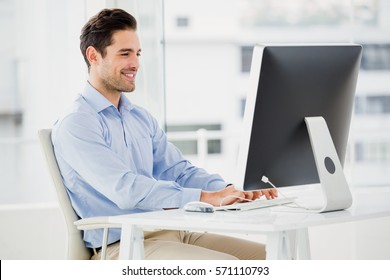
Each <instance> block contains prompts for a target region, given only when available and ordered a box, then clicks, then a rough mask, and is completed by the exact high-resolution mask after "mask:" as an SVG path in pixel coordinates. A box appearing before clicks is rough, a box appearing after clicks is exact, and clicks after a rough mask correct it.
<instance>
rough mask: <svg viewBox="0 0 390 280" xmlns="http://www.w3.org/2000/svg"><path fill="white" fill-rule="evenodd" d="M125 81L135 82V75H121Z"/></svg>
mask: <svg viewBox="0 0 390 280" xmlns="http://www.w3.org/2000/svg"><path fill="white" fill-rule="evenodd" d="M122 74H123V75H124V76H125V77H126V79H127V80H129V81H134V80H135V73H122Z"/></svg>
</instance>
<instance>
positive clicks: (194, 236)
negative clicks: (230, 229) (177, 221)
mask: <svg viewBox="0 0 390 280" xmlns="http://www.w3.org/2000/svg"><path fill="white" fill-rule="evenodd" d="M183 242H184V243H186V244H192V245H196V246H200V247H205V248H208V249H211V250H214V251H217V252H222V253H226V254H229V255H232V256H235V257H236V258H237V259H240V260H264V259H265V257H266V252H265V245H264V244H261V243H257V242H253V241H249V240H245V239H240V238H234V237H230V236H225V235H218V234H212V233H197V232H187V233H186V234H185V237H184V239H183Z"/></svg>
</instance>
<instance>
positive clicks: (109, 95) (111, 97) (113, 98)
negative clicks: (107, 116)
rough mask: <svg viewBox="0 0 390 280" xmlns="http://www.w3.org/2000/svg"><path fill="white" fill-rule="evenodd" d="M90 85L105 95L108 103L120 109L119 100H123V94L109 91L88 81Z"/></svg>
mask: <svg viewBox="0 0 390 280" xmlns="http://www.w3.org/2000/svg"><path fill="white" fill-rule="evenodd" d="M88 82H89V84H90V85H91V86H93V87H94V88H95V89H96V90H97V91H98V92H99V93H100V94H101V95H103V96H104V97H105V98H106V99H107V100H108V101H110V102H111V103H112V104H113V105H114V106H115V108H117V109H118V106H119V100H120V98H121V92H119V91H109V90H107V89H106V88H105V87H104V86H103V85H99V84H97V83H94V82H92V81H91V80H88Z"/></svg>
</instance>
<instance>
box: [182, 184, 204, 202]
mask: <svg viewBox="0 0 390 280" xmlns="http://www.w3.org/2000/svg"><path fill="white" fill-rule="evenodd" d="M201 192H202V190H201V189H191V188H188V189H187V188H185V189H183V196H182V199H181V206H184V205H185V204H186V203H187V202H190V201H200V194H201Z"/></svg>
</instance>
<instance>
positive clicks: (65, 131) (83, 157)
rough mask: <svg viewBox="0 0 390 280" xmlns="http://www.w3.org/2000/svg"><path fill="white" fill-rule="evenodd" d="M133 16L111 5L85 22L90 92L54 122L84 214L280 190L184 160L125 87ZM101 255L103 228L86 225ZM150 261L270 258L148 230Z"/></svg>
mask: <svg viewBox="0 0 390 280" xmlns="http://www.w3.org/2000/svg"><path fill="white" fill-rule="evenodd" d="M136 30H137V23H136V20H135V19H134V17H133V16H131V15H130V14H128V13H127V12H125V11H123V10H120V9H111V10H110V9H105V10H102V11H101V12H100V13H98V14H97V15H96V16H94V17H92V18H91V19H90V20H89V21H88V22H87V23H86V24H85V26H84V27H83V29H82V34H81V36H80V48H81V52H82V54H83V56H84V59H85V62H86V63H87V66H88V73H89V78H88V82H87V83H86V87H85V90H84V92H83V93H82V94H81V95H80V96H79V97H78V98H77V99H76V101H75V102H74V105H73V107H72V109H71V110H70V112H69V113H68V114H67V115H66V116H65V117H63V118H62V119H60V120H59V121H58V122H57V123H56V124H55V126H54V127H53V134H52V141H53V145H54V149H55V154H56V158H57V161H58V164H59V167H60V170H61V174H62V176H63V180H64V183H65V185H66V187H67V191H68V193H69V196H70V199H71V202H72V205H73V207H74V209H75V211H76V212H77V214H78V215H79V216H80V217H81V218H86V217H91V216H102V215H104V216H105V215H120V214H129V213H138V212H144V211H151V210H162V209H171V208H180V207H182V206H184V205H185V204H186V203H187V202H190V201H199V200H200V201H204V202H208V203H210V204H213V205H220V203H221V202H223V204H230V203H234V202H236V201H240V200H252V199H256V198H259V197H260V196H261V195H263V194H264V195H265V196H266V197H267V198H274V197H276V195H277V194H276V192H274V191H263V192H260V191H259V192H241V191H238V190H236V189H235V188H234V186H232V185H229V184H228V183H226V182H225V181H224V180H222V178H221V177H219V176H218V175H211V174H208V173H207V172H206V171H204V170H203V169H200V168H197V167H195V166H193V165H191V163H189V162H188V161H187V160H185V159H184V158H183V156H182V154H181V153H180V151H179V150H178V149H177V148H176V147H174V146H173V145H172V144H171V143H169V142H168V141H167V138H166V135H165V133H164V132H163V131H162V129H161V128H160V127H159V126H158V124H157V121H156V120H155V119H154V118H153V117H152V116H151V115H150V114H149V113H148V112H147V111H146V110H144V109H143V108H140V107H138V106H136V105H134V104H132V103H131V102H130V101H129V100H128V99H127V98H126V97H125V96H124V95H123V93H122V92H131V91H133V90H134V89H135V78H136V75H137V71H138V68H139V66H140V65H139V56H140V54H141V47H140V42H139V39H138V35H137V32H136ZM119 239H120V231H119V230H111V231H110V234H109V242H108V243H109V244H110V245H109V246H108V249H107V252H108V253H107V254H108V258H111V259H116V258H117V257H118V253H119ZM84 240H85V243H86V246H87V247H90V248H94V251H95V255H94V256H93V257H92V258H98V257H99V254H100V252H99V247H100V246H101V245H102V234H101V232H100V231H86V232H85V233H84ZM144 245H145V246H144V247H145V257H146V258H147V259H263V258H264V257H265V250H264V245H263V244H258V243H254V242H249V241H244V240H239V239H233V238H230V237H225V236H219V235H213V234H200V233H190V232H185V231H155V232H145V243H144Z"/></svg>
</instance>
